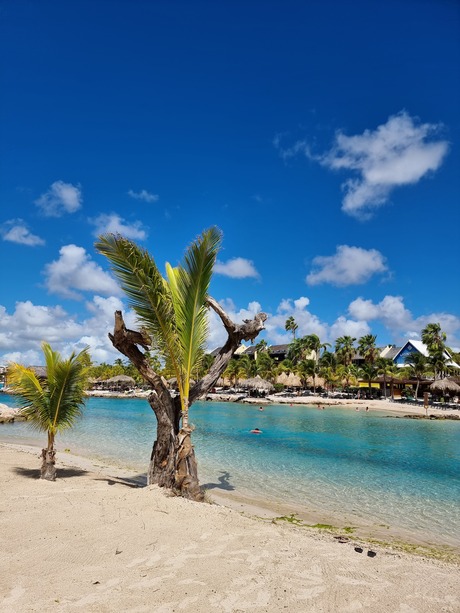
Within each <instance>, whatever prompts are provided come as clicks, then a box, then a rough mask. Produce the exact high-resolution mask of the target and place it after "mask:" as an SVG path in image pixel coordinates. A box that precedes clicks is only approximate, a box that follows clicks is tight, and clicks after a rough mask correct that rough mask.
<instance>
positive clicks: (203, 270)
mask: <svg viewBox="0 0 460 613" xmlns="http://www.w3.org/2000/svg"><path fill="white" fill-rule="evenodd" d="M220 242H221V233H220V231H219V230H218V229H217V228H214V227H213V228H210V229H208V230H205V231H204V232H203V233H202V234H201V236H199V237H198V238H197V239H196V241H194V242H193V243H192V244H191V245H190V246H189V248H188V249H187V251H186V253H185V257H184V262H183V264H182V265H181V266H179V267H177V268H172V267H171V266H168V267H167V276H168V281H169V287H170V290H171V296H172V304H173V306H174V312H175V319H176V325H177V332H178V336H179V341H180V346H181V353H182V356H183V368H184V372H183V376H184V392H185V394H186V395H188V391H189V384H190V377H191V373H192V370H193V369H194V368H196V367H197V366H198V365H199V362H200V360H201V359H202V357H203V355H204V345H205V342H206V339H207V336H208V310H207V308H206V298H207V295H208V291H209V285H210V282H211V278H212V272H213V267H214V263H215V260H216V255H217V252H218V250H219V247H220Z"/></svg>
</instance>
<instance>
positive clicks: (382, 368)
mask: <svg viewBox="0 0 460 613" xmlns="http://www.w3.org/2000/svg"><path fill="white" fill-rule="evenodd" d="M375 366H376V368H377V374H378V375H382V376H383V391H384V396H385V398H386V397H387V376H388V375H390V377H391V375H392V373H393V360H390V359H389V358H377V360H376V361H375Z"/></svg>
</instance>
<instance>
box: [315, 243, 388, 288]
mask: <svg viewBox="0 0 460 613" xmlns="http://www.w3.org/2000/svg"><path fill="white" fill-rule="evenodd" d="M387 270H388V267H387V265H386V259H385V257H384V256H383V255H382V254H381V253H380V251H377V250H376V249H362V248H361V247H349V246H348V245H339V246H338V247H337V250H336V253H335V254H334V255H330V256H321V255H320V256H317V257H316V258H314V259H313V268H312V271H311V272H310V274H309V275H307V278H306V281H307V283H308V284H309V285H320V284H322V283H330V284H331V285H336V286H338V287H345V286H347V285H361V284H362V283H366V282H367V281H368V280H369V279H370V278H371V277H372V275H375V274H377V273H383V272H386V271H387Z"/></svg>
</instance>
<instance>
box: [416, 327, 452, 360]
mask: <svg viewBox="0 0 460 613" xmlns="http://www.w3.org/2000/svg"><path fill="white" fill-rule="evenodd" d="M421 336H422V342H423V343H424V344H425V345H426V346H427V349H428V352H429V353H430V354H431V353H438V352H441V353H443V352H444V351H445V349H446V339H447V336H446V333H445V332H443V331H442V330H441V326H440V324H435V323H431V324H427V325H426V326H425V328H423V330H422V334H421Z"/></svg>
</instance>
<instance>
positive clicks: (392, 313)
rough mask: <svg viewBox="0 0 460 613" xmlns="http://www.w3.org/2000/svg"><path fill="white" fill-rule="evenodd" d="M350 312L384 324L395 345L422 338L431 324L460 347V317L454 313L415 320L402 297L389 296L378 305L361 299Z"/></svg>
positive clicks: (352, 304)
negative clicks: (459, 336) (435, 325)
mask: <svg viewBox="0 0 460 613" xmlns="http://www.w3.org/2000/svg"><path fill="white" fill-rule="evenodd" d="M348 312H349V314H350V315H351V317H353V318H355V319H358V320H362V321H366V322H369V321H378V322H380V323H382V324H383V326H384V327H385V328H386V329H387V330H388V331H389V332H390V334H391V336H392V338H393V340H394V341H395V342H401V341H402V340H403V339H406V338H419V336H420V332H421V330H422V329H423V328H424V327H425V326H426V325H427V324H428V323H432V322H437V323H439V324H441V328H442V329H443V330H444V332H446V334H447V339H448V343H450V344H452V345H453V346H455V347H458V345H459V340H458V339H457V338H456V335H457V333H458V332H459V330H460V317H457V316H456V315H452V314H450V313H428V314H426V315H420V316H419V317H414V316H413V315H412V313H411V312H410V311H409V309H407V308H406V306H405V305H404V299H403V298H402V297H401V296H385V297H384V298H383V299H382V300H381V301H380V302H377V303H374V302H372V300H364V299H363V298H357V299H356V300H353V302H351V303H350V305H349V307H348Z"/></svg>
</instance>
